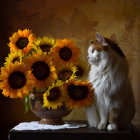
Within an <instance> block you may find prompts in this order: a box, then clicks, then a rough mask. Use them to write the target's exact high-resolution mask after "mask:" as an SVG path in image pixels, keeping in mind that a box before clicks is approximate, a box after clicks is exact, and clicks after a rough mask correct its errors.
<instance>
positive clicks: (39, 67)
mask: <svg viewBox="0 0 140 140" xmlns="http://www.w3.org/2000/svg"><path fill="white" fill-rule="evenodd" d="M32 69H33V71H32V73H33V74H34V76H35V77H36V78H37V79H38V80H45V79H46V78H47V77H48V76H49V74H50V67H49V66H48V64H46V63H45V62H43V61H37V62H35V63H34V64H33V65H32Z"/></svg>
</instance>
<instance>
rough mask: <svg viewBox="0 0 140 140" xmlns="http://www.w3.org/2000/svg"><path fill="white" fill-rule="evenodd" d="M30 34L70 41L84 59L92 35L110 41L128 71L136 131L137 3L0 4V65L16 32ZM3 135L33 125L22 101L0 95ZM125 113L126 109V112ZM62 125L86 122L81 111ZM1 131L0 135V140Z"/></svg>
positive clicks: (17, 0) (18, 0) (39, 0)
mask: <svg viewBox="0 0 140 140" xmlns="http://www.w3.org/2000/svg"><path fill="white" fill-rule="evenodd" d="M25 28H29V29H32V31H33V33H35V34H36V36H41V37H42V36H44V35H47V36H49V37H54V38H65V37H66V38H71V39H74V40H76V44H77V46H78V47H80V48H81V49H82V53H83V55H84V57H85V59H86V56H87V49H88V46H89V40H91V39H93V38H94V34H95V32H96V31H98V32H100V33H101V34H103V35H104V36H106V37H109V38H111V39H113V40H114V41H116V42H117V43H118V44H119V46H120V48H121V49H122V50H123V52H124V54H125V55H126V58H127V59H128V62H129V65H130V79H131V83H132V87H133V91H134V96H135V101H136V115H135V119H134V123H135V125H136V126H137V127H138V126H139V125H140V109H139V107H140V1H139V0H34V1H32V0H1V1H0V65H1V66H3V62H4V58H5V57H6V56H7V54H8V52H9V48H8V46H7V43H8V38H9V37H10V36H11V35H12V33H13V32H16V31H17V30H18V29H25ZM0 108H1V112H0V114H1V115H0V126H1V129H3V131H4V130H5V131H6V130H8V129H10V128H11V127H12V126H14V125H15V124H17V123H19V122H21V121H31V120H38V118H36V117H35V116H34V114H32V113H31V112H28V113H27V114H25V113H24V100H19V99H14V100H11V99H8V98H5V97H3V96H2V95H0ZM126 109H127V108H126ZM67 119H86V117H85V113H84V111H83V109H81V110H74V112H72V113H71V114H70V115H69V116H68V117H67ZM2 125H3V126H2ZM3 131H0V133H1V134H2V133H3Z"/></svg>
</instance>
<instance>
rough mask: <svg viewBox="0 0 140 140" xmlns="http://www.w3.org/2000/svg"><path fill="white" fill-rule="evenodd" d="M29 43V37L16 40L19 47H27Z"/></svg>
mask: <svg viewBox="0 0 140 140" xmlns="http://www.w3.org/2000/svg"><path fill="white" fill-rule="evenodd" d="M28 43H29V41H28V38H26V37H20V38H19V39H18V40H17V42H16V46H17V47H18V48H19V49H24V48H25V47H27V45H28Z"/></svg>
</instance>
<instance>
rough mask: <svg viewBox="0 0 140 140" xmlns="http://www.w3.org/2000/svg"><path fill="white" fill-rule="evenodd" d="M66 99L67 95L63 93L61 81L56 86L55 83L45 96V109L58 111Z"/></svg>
mask: <svg viewBox="0 0 140 140" xmlns="http://www.w3.org/2000/svg"><path fill="white" fill-rule="evenodd" d="M66 97H67V96H66V94H64V92H63V86H62V83H61V82H59V81H58V82H57V83H56V84H55V83H53V84H52V86H50V87H49V88H48V90H47V91H46V93H44V95H43V103H44V104H43V107H46V108H48V109H57V108H58V107H61V106H62V105H63V104H64V102H65V100H66Z"/></svg>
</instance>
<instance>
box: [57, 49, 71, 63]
mask: <svg viewBox="0 0 140 140" xmlns="http://www.w3.org/2000/svg"><path fill="white" fill-rule="evenodd" d="M59 55H60V57H61V59H63V60H64V61H68V60H70V59H71V57H72V51H71V49H70V48H68V47H63V48H62V49H60V51H59Z"/></svg>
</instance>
